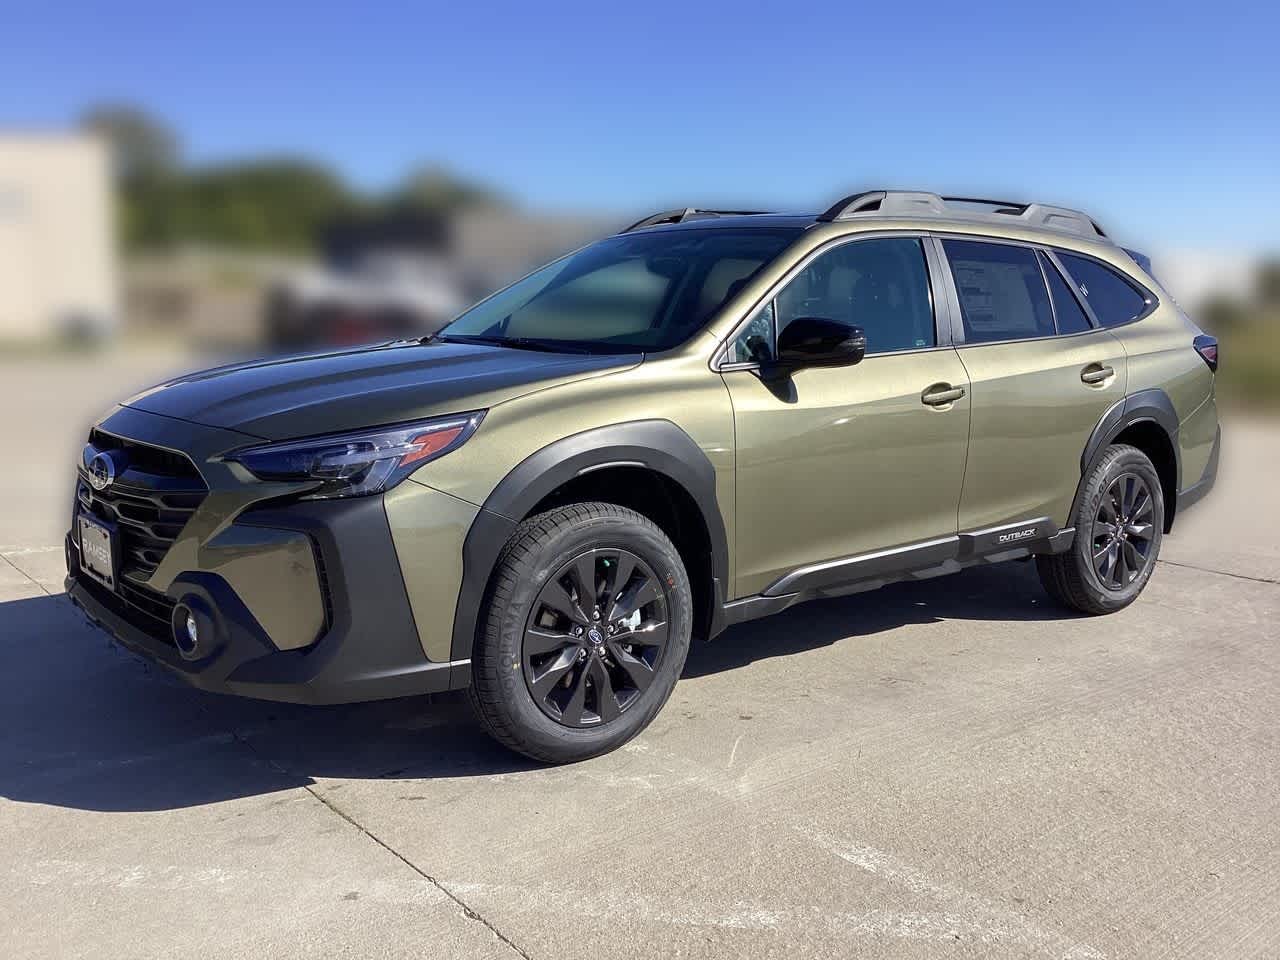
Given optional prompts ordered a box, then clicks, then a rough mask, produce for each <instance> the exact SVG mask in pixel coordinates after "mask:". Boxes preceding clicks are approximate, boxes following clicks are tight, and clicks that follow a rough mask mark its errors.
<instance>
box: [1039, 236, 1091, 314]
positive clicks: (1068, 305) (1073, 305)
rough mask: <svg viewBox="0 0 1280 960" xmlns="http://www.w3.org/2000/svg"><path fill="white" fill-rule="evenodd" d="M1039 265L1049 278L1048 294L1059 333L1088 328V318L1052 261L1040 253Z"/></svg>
mask: <svg viewBox="0 0 1280 960" xmlns="http://www.w3.org/2000/svg"><path fill="white" fill-rule="evenodd" d="M1040 265H1041V266H1042V267H1044V275H1045V276H1046V277H1048V278H1049V296H1051V297H1052V298H1053V313H1054V316H1056V317H1057V318H1058V332H1059V333H1080V332H1081V331H1084V330H1088V329H1089V318H1088V317H1087V316H1086V315H1085V312H1084V308H1083V307H1081V306H1080V301H1078V300H1077V299H1076V295H1075V294H1074V293H1072V292H1071V288H1070V287H1069V286H1067V281H1065V280H1063V279H1062V274H1060V273H1058V268H1057V267H1055V266H1054V265H1053V261H1052V260H1050V259H1049V258H1048V257H1046V256H1045V255H1044V254H1040Z"/></svg>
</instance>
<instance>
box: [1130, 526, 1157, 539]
mask: <svg viewBox="0 0 1280 960" xmlns="http://www.w3.org/2000/svg"><path fill="white" fill-rule="evenodd" d="M1125 529H1126V531H1127V532H1128V534H1129V536H1130V537H1131V538H1134V539H1137V540H1150V539H1151V535H1152V534H1153V533H1154V532H1155V529H1154V528H1153V527H1152V526H1151V524H1149V523H1131V524H1129V525H1128V527H1126V528H1125Z"/></svg>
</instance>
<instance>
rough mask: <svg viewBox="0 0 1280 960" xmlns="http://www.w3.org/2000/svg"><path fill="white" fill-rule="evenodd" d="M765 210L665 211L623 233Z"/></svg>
mask: <svg viewBox="0 0 1280 960" xmlns="http://www.w3.org/2000/svg"><path fill="white" fill-rule="evenodd" d="M764 212H765V211H764V210H701V209H698V208H697V207H684V208H682V209H679V210H664V211H663V212H662V213H655V214H654V215H653V216H651V217H645V218H644V219H643V220H637V221H636V222H635V223H633V224H632V225H631V226H629V227H627V229H625V230H623V231H621V232H622V233H630V232H631V231H632V230H640V229H641V228H643V227H656V226H657V225H658V224H660V223H684V222H685V221H686V220H706V219H709V218H711V217H752V216H757V215H759V214H762V213H764Z"/></svg>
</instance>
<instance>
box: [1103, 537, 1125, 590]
mask: <svg viewBox="0 0 1280 960" xmlns="http://www.w3.org/2000/svg"><path fill="white" fill-rule="evenodd" d="M1119 552H1120V551H1119V548H1118V547H1117V546H1116V544H1115V541H1112V542H1111V543H1109V544H1107V554H1106V556H1105V557H1103V559H1102V569H1100V570H1099V571H1098V572H1099V573H1100V574H1101V575H1102V579H1103V581H1104V582H1106V583H1111V582H1112V581H1114V580H1115V576H1116V560H1117V558H1118V555H1119Z"/></svg>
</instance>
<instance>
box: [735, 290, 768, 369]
mask: <svg viewBox="0 0 1280 960" xmlns="http://www.w3.org/2000/svg"><path fill="white" fill-rule="evenodd" d="M725 359H726V361H727V362H729V363H764V362H766V361H768V360H772V359H773V301H772V300H769V301H767V302H766V303H765V305H764V306H762V307H761V308H760V309H759V310H757V311H756V312H755V314H754V315H753V316H752V317H751V319H750V320H748V321H747V325H746V326H745V327H743V328H742V329H741V330H739V331H738V335H737V336H736V337H734V338H733V342H732V343H730V344H729V354H728V356H727V357H726V358H725Z"/></svg>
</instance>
